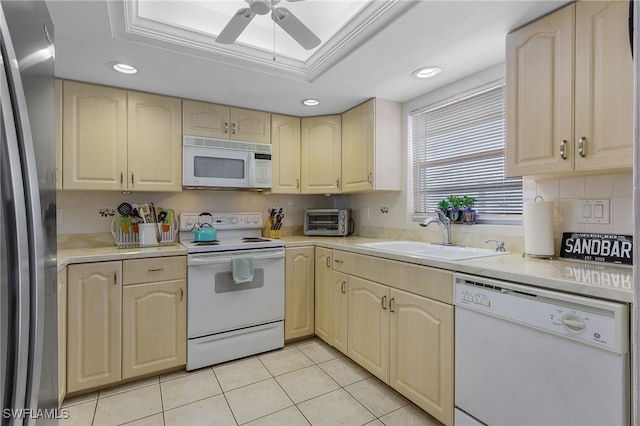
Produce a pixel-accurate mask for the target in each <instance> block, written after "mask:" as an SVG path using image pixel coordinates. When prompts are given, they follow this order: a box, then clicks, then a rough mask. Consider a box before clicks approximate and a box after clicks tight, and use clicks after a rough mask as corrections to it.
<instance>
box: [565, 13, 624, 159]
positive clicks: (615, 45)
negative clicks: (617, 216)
mask: <svg viewBox="0 0 640 426" xmlns="http://www.w3.org/2000/svg"><path fill="white" fill-rule="evenodd" d="M628 13H629V5H628V2H623V1H597V2H595V1H583V2H577V3H576V71H575V79H576V80H575V84H576V89H575V144H576V146H575V150H576V155H575V169H576V171H579V170H597V169H611V168H619V167H625V166H626V167H631V165H632V159H633V58H632V57H631V49H630V47H629V33H628V29H627V17H628ZM581 139H582V141H581ZM580 145H582V150H581V152H580V151H579V147H580Z"/></svg>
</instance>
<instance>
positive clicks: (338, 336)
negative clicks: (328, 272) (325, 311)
mask: <svg viewBox="0 0 640 426" xmlns="http://www.w3.org/2000/svg"><path fill="white" fill-rule="evenodd" d="M348 286H349V280H348V275H347V274H343V273H342V272H338V271H333V294H332V306H331V308H332V315H331V346H333V347H334V348H336V349H338V350H339V351H340V352H342V353H344V354H347V348H348V341H347V337H348V335H349V334H348V326H347V325H348V321H349V319H348V317H347V313H348V309H349V305H348V300H349V293H348Z"/></svg>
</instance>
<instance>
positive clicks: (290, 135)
mask: <svg viewBox="0 0 640 426" xmlns="http://www.w3.org/2000/svg"><path fill="white" fill-rule="evenodd" d="M271 154H272V156H271V170H272V173H271V176H272V178H271V192H272V193H274V194H299V193H300V118H299V117H291V116H288V115H279V114H271Z"/></svg>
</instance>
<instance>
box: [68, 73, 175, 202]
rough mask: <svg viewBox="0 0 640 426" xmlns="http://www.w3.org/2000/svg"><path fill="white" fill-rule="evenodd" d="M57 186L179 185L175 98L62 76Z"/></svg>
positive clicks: (137, 187)
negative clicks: (60, 160) (60, 180)
mask: <svg viewBox="0 0 640 426" xmlns="http://www.w3.org/2000/svg"><path fill="white" fill-rule="evenodd" d="M62 91H63V95H62V96H63V105H62V157H63V167H62V174H63V185H62V187H63V189H93V190H96V189H97V190H120V191H121V190H129V191H132V190H140V191H181V190H182V126H181V122H180V111H181V100H180V99H177V98H170V97H165V96H159V95H150V94H144V93H138V92H127V91H126V90H122V89H115V88H111V87H104V86H96V85H92V84H86V83H77V82H73V81H64V82H63V88H62Z"/></svg>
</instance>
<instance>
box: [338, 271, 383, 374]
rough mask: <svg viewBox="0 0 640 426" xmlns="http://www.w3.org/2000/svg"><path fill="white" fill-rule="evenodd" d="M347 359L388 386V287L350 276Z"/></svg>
mask: <svg viewBox="0 0 640 426" xmlns="http://www.w3.org/2000/svg"><path fill="white" fill-rule="evenodd" d="M348 298H349V302H348V304H349V309H348V319H347V324H348V332H347V333H348V336H349V337H348V338H349V343H348V352H347V355H349V358H351V359H352V360H354V361H355V362H357V363H358V364H360V365H361V366H362V367H364V368H365V369H367V370H369V371H370V372H371V373H372V374H373V375H374V376H376V377H378V378H379V379H380V380H382V381H383V382H385V383H389V287H387V286H385V285H382V284H378V283H375V282H373V281H369V280H364V279H362V278H359V277H354V276H350V277H349V296H348Z"/></svg>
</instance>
